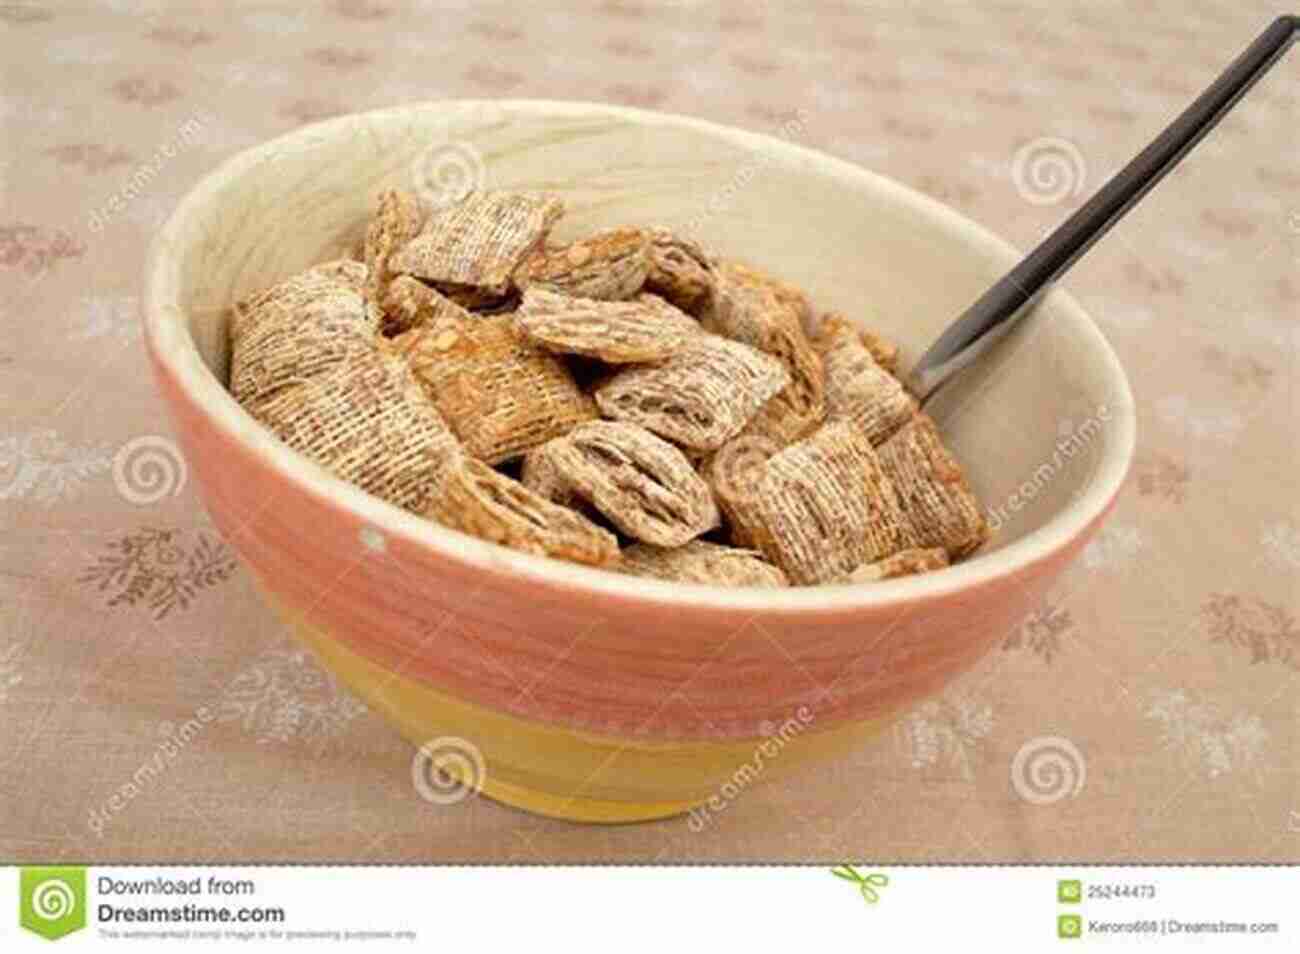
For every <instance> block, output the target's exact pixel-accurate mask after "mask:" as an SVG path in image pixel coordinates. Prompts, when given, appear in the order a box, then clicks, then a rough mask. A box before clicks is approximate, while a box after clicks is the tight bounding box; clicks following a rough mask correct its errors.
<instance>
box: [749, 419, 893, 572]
mask: <svg viewBox="0 0 1300 954" xmlns="http://www.w3.org/2000/svg"><path fill="white" fill-rule="evenodd" d="M761 467H762V470H761V473H760V474H759V475H758V477H757V483H756V485H755V487H754V493H753V495H752V496H751V497H750V498H749V499H748V500H747V501H745V502H744V503H743V504H742V505H741V506H739V507H737V508H736V516H737V520H738V521H739V522H740V523H741V524H742V525H743V527H744V530H745V532H746V533H747V534H748V537H749V539H751V540H753V541H754V545H755V546H756V547H757V548H758V549H759V550H761V551H762V552H763V553H764V555H765V556H766V557H767V558H768V559H769V560H771V561H772V562H773V563H775V564H776V565H777V566H779V567H780V568H781V569H782V570H784V571H785V573H786V575H787V576H789V577H790V579H791V581H793V582H794V583H796V584H809V583H830V582H834V581H836V580H838V579H841V578H843V577H844V576H845V575H846V574H847V573H849V572H851V571H852V570H853V569H855V568H856V567H858V566H860V565H861V564H863V563H870V562H873V561H875V560H879V559H880V558H882V557H885V556H888V555H890V554H891V553H896V552H897V551H898V550H900V549H902V548H903V544H904V542H905V536H904V534H905V532H906V525H905V523H904V518H903V515H902V513H901V512H900V511H899V509H898V500H897V497H896V496H895V493H894V488H893V485H892V484H891V483H890V481H889V477H888V476H886V474H885V472H884V471H883V470H882V468H881V466H880V462H879V460H878V459H877V458H876V454H875V452H874V451H873V450H872V448H871V444H870V442H868V441H867V439H866V437H865V436H864V435H863V434H862V432H861V431H859V430H858V429H857V428H856V427H855V426H854V425H853V424H852V423H850V422H848V421H835V422H832V423H830V424H827V425H825V426H824V427H822V428H821V429H820V430H819V431H817V433H816V434H814V435H813V436H812V437H809V438H807V439H806V440H803V441H800V442H799V443H797V444H792V445H790V446H789V447H787V448H785V449H784V450H783V451H781V452H780V453H779V454H776V455H774V456H773V457H771V458H769V459H768V460H767V462H766V463H764V464H762V465H761Z"/></svg>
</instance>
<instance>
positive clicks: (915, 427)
mask: <svg viewBox="0 0 1300 954" xmlns="http://www.w3.org/2000/svg"><path fill="white" fill-rule="evenodd" d="M877 450H878V453H879V455H880V466H881V468H882V469H883V470H884V472H885V473H886V474H888V475H889V477H890V479H891V480H892V481H893V483H894V486H895V487H896V488H897V490H898V500H899V504H900V505H901V507H902V509H903V512H904V514H905V516H906V518H907V523H908V526H909V528H910V537H911V541H912V545H913V546H918V547H943V548H944V549H945V550H947V551H948V555H949V556H950V557H953V558H957V557H961V556H965V555H966V554H968V553H971V552H972V551H974V550H976V549H978V547H979V546H980V544H982V543H983V542H984V541H985V540H987V539H988V537H989V528H988V524H987V523H985V521H984V515H983V514H982V513H981V512H980V507H979V501H978V500H976V499H975V494H974V493H973V492H972V491H971V489H970V485H969V484H967V483H966V477H965V475H964V474H963V473H962V470H961V467H960V466H959V465H958V463H957V461H956V460H955V459H954V458H953V456H952V454H950V453H949V452H948V450H947V448H945V447H944V446H943V441H942V439H940V437H939V431H938V429H937V428H936V427H935V426H934V421H933V420H931V419H930V416H929V415H928V414H925V413H919V414H917V415H916V416H915V417H913V418H912V420H911V421H910V422H909V423H907V424H905V425H904V426H903V427H902V428H901V429H900V430H899V431H898V433H896V434H895V435H894V436H893V437H891V438H890V439H889V440H887V441H885V442H884V443H883V444H881V445H880V447H879V448H878V449H877Z"/></svg>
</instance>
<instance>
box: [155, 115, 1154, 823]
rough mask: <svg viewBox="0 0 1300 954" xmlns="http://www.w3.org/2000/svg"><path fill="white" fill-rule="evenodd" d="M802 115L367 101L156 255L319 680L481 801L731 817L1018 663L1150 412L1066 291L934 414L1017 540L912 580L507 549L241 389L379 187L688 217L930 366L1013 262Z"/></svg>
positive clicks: (210, 470) (174, 373) (700, 231)
mask: <svg viewBox="0 0 1300 954" xmlns="http://www.w3.org/2000/svg"><path fill="white" fill-rule="evenodd" d="M801 128H802V127H800V126H799V124H798V123H795V124H792V125H791V126H789V127H787V128H785V129H784V130H782V131H781V133H780V135H775V136H771V137H769V136H763V135H756V134H754V133H750V132H744V131H741V130H739V129H732V128H727V127H723V126H719V125H714V124H711V123H707V122H702V121H700V120H696V119H689V118H685V117H681V116H671V115H664V114H661V113H654V112H645V111H641V110H636V109H625V108H620V107H615V106H608V105H595V104H582V103H565V102H543V101H492V102H488V101H481V102H465V101H458V102H435V103H425V104H419V105H412V106H404V107H400V108H395V109H388V110H382V111H378V112H370V113H364V114H358V115H350V116H343V117H340V118H337V119H332V120H329V121H326V122H322V123H317V124H314V125H311V126H307V127H304V128H302V129H299V130H297V131H295V132H292V133H290V134H288V135H285V136H282V137H280V138H278V139H275V140H273V141H271V142H268V143H266V144H264V145H261V146H258V147H256V148H253V149H250V150H248V151H246V152H243V153H241V154H239V155H237V156H235V157H234V158H232V159H230V160H229V161H227V162H226V163H225V164H224V165H222V166H221V167H220V168H219V169H217V170H216V171H215V172H213V173H212V174H211V175H209V176H208V177H207V178H205V179H204V180H203V181H201V182H200V183H199V184H198V185H197V186H196V187H195V188H194V189H193V190H192V191H191V192H190V193H189V194H188V195H186V196H185V197H184V199H183V200H182V201H181V203H180V204H179V206H178V208H177V209H176V211H175V213H174V214H173V215H172V216H171V218H170V220H169V221H168V222H167V224H166V226H165V227H164V228H163V229H162V231H161V232H160V233H159V235H158V237H157V238H156V240H155V243H154V246H153V248H152V250H151V254H150V258H149V264H148V269H147V275H146V292H145V295H146V303H147V308H146V322H147V339H148V347H149V349H150V352H151V355H152V359H153V364H154V367H155V369H156V373H157V379H158V384H159V387H160V388H161V391H162V394H163V396H164V398H165V400H166V403H167V405H168V406H169V407H170V410H171V412H172V415H173V418H174V421H175V425H176V430H177V432H178V434H179V436H180V440H181V443H182V447H183V451H184V453H185V455H186V458H187V461H188V465H189V469H190V472H191V474H192V476H193V477H194V478H195V479H196V482H197V485H198V487H199V488H200V492H201V495H202V498H203V500H204V502H205V504H206V506H207V508H208V510H209V512H210V514H211V517H212V519H213V521H214V522H215V524H216V525H217V527H218V528H219V529H220V531H221V532H222V533H223V534H224V536H225V538H226V540H227V541H228V542H229V543H230V544H231V545H232V546H234V547H235V548H236V549H237V550H238V552H239V554H240V556H241V557H242V560H243V563H244V565H245V566H246V567H247V568H248V569H249V570H250V571H251V572H252V573H253V574H254V576H255V577H256V579H257V581H258V583H259V584H260V586H261V588H262V590H263V591H264V592H265V594H266V596H267V599H268V600H269V602H271V603H272V604H273V605H274V606H275V607H276V608H277V609H278V610H279V611H280V612H281V613H282V614H283V615H284V617H285V619H286V620H288V621H289V623H290V624H291V625H292V627H293V629H294V630H295V632H296V633H297V634H298V636H299V637H300V638H301V639H303V640H304V641H305V642H306V643H307V644H308V645H309V646H311V647H312V648H313V649H314V650H315V652H316V653H317V654H318V655H319V656H320V658H321V659H322V660H323V661H324V664H325V665H327V666H328V667H330V668H331V669H332V670H333V671H334V672H335V673H336V674H337V675H338V676H339V677H340V678H341V679H342V680H343V681H344V682H346V683H347V684H348V685H349V686H350V687H351V688H352V689H353V690H354V691H355V692H356V693H357V694H358V695H359V696H360V697H361V698H363V699H364V700H365V702H366V703H367V704H368V705H369V706H370V707H371V708H372V709H373V710H376V711H378V712H379V713H381V714H383V715H384V716H385V717H387V718H388V719H389V720H391V722H392V723H393V724H394V725H395V726H396V727H397V729H398V730H400V731H401V732H402V733H403V734H404V735H405V736H406V737H407V738H408V739H409V740H410V741H411V742H413V743H415V744H416V745H421V744H425V743H430V749H429V751H430V752H432V753H433V756H432V758H433V760H434V762H435V764H437V765H440V766H442V767H443V768H444V769H445V770H446V772H448V773H450V775H452V776H455V777H456V778H458V779H460V781H461V782H462V783H463V785H465V786H469V787H471V788H476V789H481V790H482V791H483V792H485V793H486V794H487V795H489V796H491V797H493V798H496V799H499V800H500V801H503V802H506V803H508V804H511V805H515V806H519V807H522V808H525V809H529V810H531V811H535V812H540V813H543V814H547V815H552V816H560V817H565V818H572V819H582V820H588V821H628V820H634V819H646V818H655V817H662V816H667V815H672V814H676V813H680V812H685V811H687V810H689V809H692V808H698V809H699V811H702V812H707V811H714V810H720V809H721V808H722V807H725V806H726V804H727V803H728V802H729V801H730V799H732V798H735V797H737V793H739V792H740V791H741V790H742V789H743V788H745V787H747V786H748V785H750V784H753V783H756V782H759V781H764V780H767V779H770V778H776V777H779V776H781V775H783V774H788V773H790V772H796V771H801V770H802V771H809V772H811V771H816V769H815V768H814V767H813V766H814V764H815V763H816V762H817V760H819V759H828V758H833V757H834V753H835V752H837V751H841V750H843V749H845V748H846V747H848V746H852V745H855V744H858V743H860V742H861V741H862V740H863V739H864V738H865V737H866V736H868V735H869V734H870V733H872V732H876V731H879V730H881V729H882V728H884V727H886V726H888V725H890V724H891V722H893V721H894V720H895V719H896V718H897V716H898V715H899V714H900V713H901V712H903V711H905V710H906V709H908V708H909V707H911V706H914V705H916V704H917V703H918V702H920V701H922V700H924V699H926V698H927V697H929V696H931V695H933V694H935V693H938V692H939V691H940V690H942V689H943V687H944V685H945V684H946V683H948V682H949V681H950V680H952V679H953V678H954V677H956V676H957V675H959V674H961V673H962V672H964V671H966V670H967V669H969V668H970V667H971V666H973V665H974V664H975V663H976V662H977V661H978V660H979V659H980V658H981V657H982V656H983V655H984V654H985V653H986V652H988V650H989V649H990V648H991V647H993V646H995V645H996V644H998V643H999V642H1000V641H1001V640H1002V639H1003V638H1004V637H1005V636H1006V635H1007V634H1008V633H1009V632H1010V631H1011V630H1012V628H1013V627H1015V626H1016V625H1017V624H1018V623H1019V622H1020V621H1021V620H1022V619H1023V618H1024V616H1025V614H1026V613H1027V612H1028V611H1029V610H1030V609H1032V608H1033V607H1034V605H1035V603H1036V601H1037V600H1039V599H1040V598H1041V595H1042V594H1043V591H1044V590H1045V588H1046V587H1047V586H1048V585H1049V584H1050V583H1051V581H1052V579H1053V578H1054V577H1055V576H1056V575H1057V574H1058V573H1060V571H1061V570H1062V568H1063V567H1065V566H1066V564H1067V563H1069V561H1070V560H1071V559H1072V558H1073V557H1074V556H1075V555H1076V554H1077V553H1078V552H1079V550H1080V549H1081V548H1082V547H1083V546H1084V544H1085V543H1086V542H1087V541H1088V539H1089V537H1090V536H1091V535H1092V534H1093V533H1094V532H1095V531H1096V530H1097V528H1098V526H1099V525H1100V524H1101V522H1102V521H1103V519H1104V518H1105V516H1106V513H1107V511H1108V510H1109V508H1110V507H1111V505H1112V503H1113V502H1114V499H1115V496H1116V493H1117V492H1118V491H1119V488H1120V485H1121V483H1122V482H1123V479H1124V476H1125V473H1126V470H1127V467H1128V464H1129V460H1130V457H1131V454H1132V450H1133V442H1134V411H1133V403H1132V397H1131V394H1130V392H1129V388H1128V384H1127V382H1126V380H1125V377H1124V373H1123V370H1122V369H1121V367H1120V365H1119V363H1118V361H1117V360H1116V358H1115V355H1114V354H1113V353H1112V351H1111V350H1110V348H1109V347H1108V346H1107V344H1106V342H1105V340H1104V339H1103V337H1102V335H1101V333H1100V332H1099V331H1098V330H1097V328H1096V326H1095V325H1094V324H1093V323H1092V321H1091V320H1089V318H1088V317H1087V315H1085V314H1084V312H1083V311H1082V310H1081V309H1080V308H1079V306H1078V305H1077V304H1076V303H1075V301H1074V300H1073V299H1072V298H1070V297H1069V296H1068V295H1067V294H1064V293H1063V292H1061V291H1059V290H1057V291H1053V292H1052V293H1051V294H1050V295H1048V296H1047V297H1046V298H1045V299H1044V301H1043V302H1042V304H1041V306H1040V307H1039V308H1038V310H1037V312H1036V314H1035V316H1034V317H1033V318H1032V319H1031V320H1030V321H1027V322H1025V323H1024V324H1023V325H1022V326H1021V327H1020V328H1019V329H1018V330H1017V331H1016V332H1014V333H1013V334H1012V335H1011V336H1009V337H1008V339H1007V340H1006V341H1005V342H1003V343H1002V344H1001V345H999V348H998V350H997V351H996V352H995V353H994V354H993V355H991V356H990V357H989V359H988V360H986V361H985V362H984V363H983V364H981V365H980V366H979V367H977V368H975V369H972V370H971V371H970V372H969V373H967V374H966V375H965V376H963V377H962V378H961V379H960V380H959V381H957V382H956V383H954V384H952V385H950V386H949V388H947V389H946V390H945V391H944V392H942V393H941V394H940V396H939V398H937V399H936V400H935V401H934V402H932V404H931V406H930V408H929V409H930V410H931V412H932V413H933V415H934V416H935V418H936V420H937V421H938V422H939V424H940V427H941V429H942V431H943V432H944V433H945V435H946V437H947V440H948V441H949V443H950V446H951V447H952V448H953V450H954V451H955V453H956V454H957V455H958V457H959V458H960V459H961V460H962V461H963V462H964V463H965V465H966V467H967V469H968V472H969V476H970V479H971V482H972V483H973V485H974V487H975V489H976V491H977V492H978V494H979V495H980V497H981V499H982V500H983V501H984V502H985V504H986V505H987V506H988V509H989V515H990V522H991V523H993V524H994V525H995V526H996V527H997V535H996V538H995V539H994V541H993V542H992V543H991V544H990V545H989V546H987V548H986V549H984V550H983V551H982V552H980V553H979V554H977V555H975V556H974V557H972V558H970V559H968V560H967V561H965V562H963V563H961V564H959V565H957V566H954V567H952V568H950V569H946V570H943V571H941V572H936V573H931V574H927V575H923V576H916V577H909V578H904V579H898V580H892V581H888V582H879V583H871V584H855V585H838V586H821V587H810V588H800V589H785V590H778V589H725V588H719V587H711V586H703V585H684V584H672V583H666V582H660V581H654V580H647V579H640V578H636V577H632V576H625V575H619V574H616V573H611V572H606V571H600V570H595V569H591V568H587V567H583V566H578V565H574V564H569V563H563V562H558V561H552V560H547V559H542V558H537V557H532V556H528V555H525V554H522V553H517V552H514V551H511V550H507V549H503V548H501V547H498V546H496V545H494V544H490V543H487V542H484V541H481V540H478V539H474V538H471V537H469V536H466V535H463V534H461V533H458V532H455V531H452V530H448V529H444V528H442V527H440V526H437V525H435V524H433V523H431V522H429V521H426V520H423V519H421V518H420V517H417V516H415V515H413V514H410V513H406V512H404V511H402V510H400V509H398V508H396V507H394V506H391V505H389V504H387V503H385V502H383V501H381V500H378V499H376V498H374V497H371V496H369V495H367V494H365V493H363V492H362V491H360V490H358V489H356V488H354V487H352V486H350V485H348V484H346V483H344V482H342V481H341V480H338V479H336V478H335V477H333V476H331V475H330V474H329V473H327V472H326V471H325V470H323V469H322V468H320V467H318V466H317V465H315V464H314V463H313V462H311V461H310V460H308V459H306V458H304V457H301V456H299V455H297V454H296V453H294V452H293V451H291V450H289V449H288V448H287V447H285V446H284V445H282V444H280V443H279V442H278V441H277V440H276V439H275V438H274V437H272V436H271V435H270V434H268V433H267V432H265V431H264V430H263V429H262V428H260V427H259V426H258V425H257V424H256V423H255V422H254V421H253V420H252V419H251V418H250V417H248V415H246V414H245V413H244V411H243V410H242V409H241V408H240V406H239V405H238V404H237V403H236V402H235V401H234V399H233V398H231V396H230V395H229V394H228V393H227V391H226V389H225V382H226V377H227V367H228V348H227V342H226V309H227V307H228V306H229V305H230V304H231V303H232V302H233V301H234V300H236V299H238V298H240V297H241V296H243V295H246V294H248V293H250V292H253V291H255V290H257V289H261V288H263V287H265V286H267V285H269V284H271V283H273V282H275V281H277V280H279V279H281V278H284V277H286V276H288V275H290V274H293V273H295V272H297V271H299V270H301V269H303V268H305V267H307V266H309V265H312V264H314V263H316V262H319V261H323V260H325V259H328V258H331V257H337V256H338V255H340V254H341V253H342V252H343V250H345V249H347V248H349V247H352V246H353V245H354V244H355V242H356V241H357V239H358V238H359V236H360V235H361V234H362V231H363V229H364V226H365V223H366V221H367V219H368V216H369V214H370V212H371V210H372V208H373V205H374V201H375V196H376V194H377V193H378V191H379V190H380V189H382V188H385V187H402V188H420V189H423V190H425V191H426V194H427V193H428V191H429V190H435V191H436V190H457V189H463V188H464V187H465V186H466V185H470V184H472V185H479V186H483V187H487V188H527V189H535V190H545V191H549V192H553V193H558V194H560V195H562V196H563V197H564V199H565V201H566V203H567V206H568V213H567V216H566V217H565V218H564V219H563V220H562V222H561V224H560V226H559V227H558V228H557V232H556V233H555V234H556V235H557V236H558V237H561V238H563V237H565V236H570V235H577V234H580V233H584V232H588V231H590V230H593V229H597V228H601V227H604V226H609V225H614V224H625V223H634V224H666V225H668V226H670V227H674V228H677V229H679V230H681V231H683V232H686V233H688V234H692V235H694V236H696V237H697V238H698V239H699V240H701V241H702V242H703V243H704V244H706V245H707V246H708V247H710V248H711V249H712V250H713V251H715V252H716V253H718V254H721V255H724V256H731V257H737V258H742V259H744V260H747V261H749V262H750V263H752V264H755V265H757V266H759V267H761V268H764V269H767V270H770V271H772V272H774V273H776V274H778V275H780V276H782V277H784V278H785V279H787V280H789V281H792V282H795V283H797V284H798V285H800V286H802V287H803V288H804V289H806V290H807V292H808V293H809V294H810V295H811V296H812V298H813V300H814V301H815V303H816V304H817V305H818V306H819V307H820V308H822V309H827V310H829V309H835V310H838V311H842V312H844V313H845V314H846V315H848V316H849V317H850V318H851V319H852V320H854V321H857V322H859V323H861V324H863V325H864V326H870V327H872V328H876V329H878V330H880V331H882V332H883V333H885V334H886V335H888V336H889V337H891V338H893V339H894V340H896V341H897V342H898V343H899V345H900V346H901V348H902V351H903V355H904V363H905V364H906V362H907V361H908V360H914V359H915V358H916V357H917V356H918V355H919V353H920V351H921V349H923V348H924V347H925V345H926V344H927V343H928V342H929V341H930V340H931V339H932V338H933V337H934V336H935V335H936V333H937V332H938V331H939V330H940V329H941V328H942V327H943V326H944V325H945V324H946V323H947V322H948V321H950V320H951V319H952V318H953V317H954V316H955V315H957V314H958V313H959V312H960V311H961V310H962V309H963V308H964V307H965V306H966V305H968V304H969V303H970V302H971V301H972V300H973V299H974V297H975V296H976V295H977V294H978V293H979V292H981V291H982V290H983V289H984V288H985V287H986V286H987V285H988V284H989V283H990V282H991V281H993V280H994V279H995V278H997V277H998V276H999V275H1000V274H1001V273H1002V272H1004V271H1005V270H1006V269H1007V268H1008V267H1009V266H1011V265H1012V264H1013V263H1014V262H1015V260H1016V259H1017V257H1018V256H1017V253H1016V251H1015V250H1013V249H1012V248H1011V247H1010V246H1008V245H1007V244H1006V243H1005V242H1003V241H1001V240H999V239H998V238H996V237H994V236H993V235H991V234H990V233H988V232H986V231H985V230H983V229H982V228H980V227H979V226H977V225H975V224H973V223H972V222H970V221H969V220H967V219H965V218H963V217H962V216H960V215H958V214H957V213H955V212H953V211H952V210H951V209H948V208H947V207H945V206H943V205H941V204H939V203H938V202H935V201H933V200H932V199H929V198H926V197H925V196H923V195H920V194H918V193H916V192H913V191H912V190H910V189H908V188H905V187H904V186H902V185H899V184H898V183H896V182H893V181H891V180H889V179H886V178H882V177H881V176H878V175H875V174H873V173H871V172H868V171H866V170H865V169H862V168H859V167H858V166H855V165H852V164H850V163H847V162H843V161H840V160H838V159H833V158H831V157H829V156H826V155H823V154H820V153H817V152H814V151H810V150H808V149H805V148H802V147H800V146H799V145H797V143H796V142H795V141H794V140H797V138H798V136H799V133H800V131H801ZM444 753H450V754H446V757H445V758H444ZM434 794H435V795H436V794H437V793H434Z"/></svg>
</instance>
